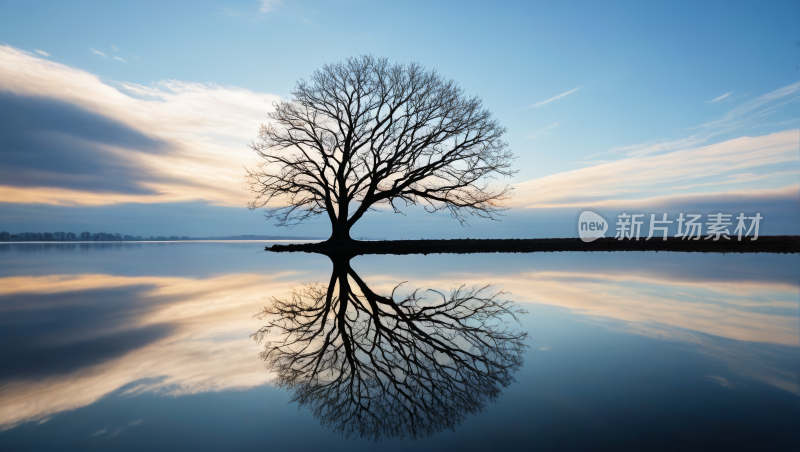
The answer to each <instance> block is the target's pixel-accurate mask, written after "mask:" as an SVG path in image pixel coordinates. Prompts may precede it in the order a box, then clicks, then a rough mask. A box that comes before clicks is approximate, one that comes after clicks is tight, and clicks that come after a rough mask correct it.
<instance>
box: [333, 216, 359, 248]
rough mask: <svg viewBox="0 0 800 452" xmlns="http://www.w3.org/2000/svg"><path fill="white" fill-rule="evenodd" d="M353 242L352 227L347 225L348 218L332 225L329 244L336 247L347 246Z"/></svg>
mask: <svg viewBox="0 0 800 452" xmlns="http://www.w3.org/2000/svg"><path fill="white" fill-rule="evenodd" d="M352 242H353V239H351V238H350V226H349V225H348V224H347V217H345V219H344V220H343V221H342V220H338V221H336V222H333V223H331V237H330V238H329V239H328V240H327V243H329V244H331V245H335V246H347V245H349V244H350V243H352Z"/></svg>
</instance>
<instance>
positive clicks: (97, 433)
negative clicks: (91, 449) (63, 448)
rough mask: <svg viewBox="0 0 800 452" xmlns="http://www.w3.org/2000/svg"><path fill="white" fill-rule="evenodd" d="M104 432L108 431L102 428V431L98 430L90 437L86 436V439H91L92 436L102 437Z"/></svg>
mask: <svg viewBox="0 0 800 452" xmlns="http://www.w3.org/2000/svg"><path fill="white" fill-rule="evenodd" d="M106 430H108V429H107V428H104V429H103V430H98V431H96V432H94V433H92V434H91V435H87V437H88V438H91V437H92V436H97V435H102V434H103V433H105V432H106Z"/></svg>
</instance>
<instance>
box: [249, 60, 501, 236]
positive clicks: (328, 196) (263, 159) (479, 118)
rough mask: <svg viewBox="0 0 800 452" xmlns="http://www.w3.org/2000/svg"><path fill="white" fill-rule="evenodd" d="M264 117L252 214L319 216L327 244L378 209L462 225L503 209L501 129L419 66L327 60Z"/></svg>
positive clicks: (473, 101) (284, 218)
mask: <svg viewBox="0 0 800 452" xmlns="http://www.w3.org/2000/svg"><path fill="white" fill-rule="evenodd" d="M268 118H269V122H267V123H266V124H262V125H261V127H260V130H259V136H258V140H257V141H253V142H251V144H250V147H251V148H252V149H253V150H254V151H255V152H256V153H257V154H258V156H259V157H260V160H259V163H258V164H257V166H256V167H255V168H246V170H247V177H248V181H249V186H250V189H251V191H252V192H253V193H254V194H255V198H254V199H253V201H252V202H250V203H249V207H250V208H251V209H256V208H261V207H264V208H265V210H266V212H267V216H268V218H274V219H275V220H277V225H279V226H288V227H292V226H294V225H297V224H299V223H302V222H304V221H305V220H308V219H309V218H312V217H316V216H319V215H322V214H327V216H328V218H329V219H330V221H331V226H332V232H331V238H330V241H331V242H336V243H341V244H345V243H346V242H348V241H350V235H349V234H350V228H351V227H352V226H353V225H354V224H355V223H356V222H357V221H358V220H359V219H360V218H361V217H362V216H363V215H364V214H365V213H366V212H367V211H368V210H370V209H371V208H373V207H375V206H379V205H386V206H390V207H391V208H392V209H394V211H395V212H400V209H401V208H403V207H406V206H409V205H423V206H424V207H425V209H426V210H427V211H428V212H434V211H438V210H448V211H449V212H450V214H451V215H452V217H453V218H455V219H457V220H458V221H460V222H461V223H462V224H464V222H465V220H466V217H468V216H478V217H482V218H490V219H496V218H497V215H498V214H499V213H500V212H501V211H503V210H505V207H504V204H503V201H505V200H506V199H507V198H508V197H509V195H510V187H508V186H507V185H502V186H495V185H493V184H492V183H491V182H492V181H491V180H492V179H493V178H496V177H497V176H510V175H512V174H513V173H514V171H513V170H512V169H511V164H512V163H513V160H514V156H513V154H512V153H511V152H510V151H509V150H508V146H507V143H506V142H504V141H503V140H502V136H503V134H504V133H505V132H506V129H505V128H504V127H502V126H501V125H500V124H499V123H498V122H497V120H495V119H493V118H492V115H491V113H490V112H489V111H488V110H487V109H485V108H484V107H483V105H482V102H481V100H480V99H479V98H477V97H467V96H466V95H465V94H464V91H463V89H462V88H460V87H459V86H458V85H457V84H456V83H455V82H454V81H453V80H448V79H445V78H444V77H442V76H440V75H439V74H438V73H437V72H436V71H434V70H427V69H425V68H423V67H422V66H421V65H419V64H416V63H412V64H390V63H389V62H388V60H387V59H385V58H377V57H374V56H371V55H365V56H360V57H355V58H350V59H348V60H346V61H344V62H340V63H336V64H329V65H325V66H323V67H322V69H320V70H317V71H315V72H314V73H313V74H312V76H311V79H310V80H309V81H305V80H302V79H301V80H300V81H298V83H297V85H296V87H295V89H294V90H293V91H292V98H291V99H288V100H282V101H280V102H278V103H275V104H274V111H272V112H271V113H269V115H268Z"/></svg>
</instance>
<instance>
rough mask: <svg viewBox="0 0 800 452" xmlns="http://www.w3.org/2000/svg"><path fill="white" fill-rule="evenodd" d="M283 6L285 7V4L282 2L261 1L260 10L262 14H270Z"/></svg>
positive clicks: (273, 0)
mask: <svg viewBox="0 0 800 452" xmlns="http://www.w3.org/2000/svg"><path fill="white" fill-rule="evenodd" d="M281 5H283V2H281V1H280V0H261V8H259V9H258V10H259V11H260V12H262V13H269V12H272V11H275V9H277V8H278V7H279V6H281Z"/></svg>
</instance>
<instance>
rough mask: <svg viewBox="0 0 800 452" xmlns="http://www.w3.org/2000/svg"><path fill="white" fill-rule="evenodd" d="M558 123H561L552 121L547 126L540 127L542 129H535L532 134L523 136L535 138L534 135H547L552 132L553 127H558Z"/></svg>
mask: <svg viewBox="0 0 800 452" xmlns="http://www.w3.org/2000/svg"><path fill="white" fill-rule="evenodd" d="M559 124H561V123H560V122H554V123H553V124H550V125H549V126H547V127H545V128H542V129H539V130H537V131H536V132H533V135H530V136H527V137H525V138H536V137H538V136H541V135H547V134H548V133H550V132H552V131H553V129H555V128H556V127H558V125H559Z"/></svg>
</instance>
